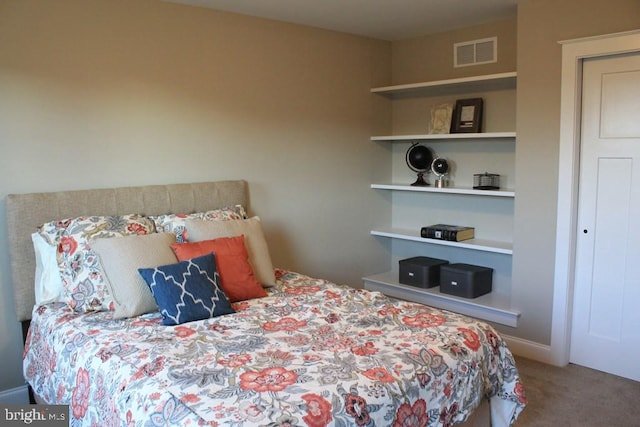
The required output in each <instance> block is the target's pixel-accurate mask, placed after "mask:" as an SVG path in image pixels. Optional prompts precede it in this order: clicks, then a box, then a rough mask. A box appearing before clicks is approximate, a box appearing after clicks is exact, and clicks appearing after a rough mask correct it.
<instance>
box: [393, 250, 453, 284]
mask: <svg viewBox="0 0 640 427" xmlns="http://www.w3.org/2000/svg"><path fill="white" fill-rule="evenodd" d="M448 263H449V261H447V260H444V259H437V258H429V257H426V256H417V257H413V258H407V259H401V260H400V261H399V264H400V278H399V280H400V283H402V284H405V285H411V286H417V287H419V288H432V287H434V286H438V285H439V284H440V266H441V265H445V264H448Z"/></svg>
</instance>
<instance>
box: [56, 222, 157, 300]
mask: <svg viewBox="0 0 640 427" xmlns="http://www.w3.org/2000/svg"><path fill="white" fill-rule="evenodd" d="M154 232H155V224H154V223H153V221H151V220H150V219H149V218H147V217H145V216H142V215H138V214H129V215H118V216H83V217H78V218H74V219H72V220H70V221H69V222H68V224H67V227H66V228H65V229H64V231H63V232H62V233H61V234H60V239H59V240H60V241H59V243H58V267H59V269H60V276H61V278H62V285H63V287H64V300H65V301H66V302H67V304H69V306H70V307H72V308H73V309H74V310H75V311H79V312H85V311H101V310H111V309H112V308H113V304H112V303H113V298H112V297H111V295H110V293H109V289H108V286H107V282H106V280H105V278H104V272H103V270H102V267H101V265H100V262H99V261H98V258H97V256H96V254H95V252H94V251H93V250H92V249H91V247H90V246H89V239H98V238H100V239H101V238H109V237H119V236H128V235H141V234H151V233H154Z"/></svg>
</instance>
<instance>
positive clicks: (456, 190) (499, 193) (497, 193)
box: [371, 184, 516, 197]
mask: <svg viewBox="0 0 640 427" xmlns="http://www.w3.org/2000/svg"><path fill="white" fill-rule="evenodd" d="M371 188H373V189H376V190H393V191H416V192H424V193H444V194H467V195H470V196H490V197H515V196H516V193H515V191H513V190H475V189H473V188H467V187H444V188H438V187H433V186H429V187H420V186H413V185H408V184H371Z"/></svg>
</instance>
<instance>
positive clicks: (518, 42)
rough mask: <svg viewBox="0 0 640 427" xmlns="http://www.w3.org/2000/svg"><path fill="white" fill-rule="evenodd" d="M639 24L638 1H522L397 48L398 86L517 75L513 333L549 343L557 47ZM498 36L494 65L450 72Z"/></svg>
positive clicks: (400, 127) (397, 125) (398, 127)
mask: <svg viewBox="0 0 640 427" xmlns="http://www.w3.org/2000/svg"><path fill="white" fill-rule="evenodd" d="M639 26H640V2H638V1H636V0H615V1H611V0H586V1H583V0H563V1H556V0H521V1H520V2H519V3H518V16H517V19H513V20H502V21H496V22H495V23H489V24H484V25H478V26H474V27H469V28H465V29H461V30H455V31H451V32H446V33H440V34H434V35H430V36H427V37H420V38H416V39H410V40H402V41H398V42H393V44H392V49H393V54H392V57H393V66H392V70H393V71H392V74H393V81H394V83H396V84H402V83H414V82H419V81H428V80H439V79H448V78H456V77H465V76H470V75H482V74H491V73H499V72H506V71H513V70H516V71H517V72H518V89H517V100H516V117H515V122H516V131H517V135H518V136H517V143H516V155H515V178H516V179H515V187H516V194H517V196H516V201H515V209H514V230H513V240H514V254H513V259H512V262H513V266H512V268H513V271H512V284H511V287H512V288H511V297H512V305H513V306H514V308H518V309H519V310H520V311H521V312H522V317H521V320H520V323H519V327H518V328H517V329H513V328H507V327H499V328H498V329H500V330H501V331H503V332H505V333H507V334H509V335H513V336H517V337H520V338H524V339H527V340H531V341H534V342H537V343H540V344H549V343H550V337H551V309H552V302H553V301H552V298H553V280H554V264H555V233H556V208H557V205H556V199H557V176H558V175H557V171H558V151H559V129H560V123H559V120H560V71H561V48H560V45H559V44H558V41H560V40H566V39H570V38H577V37H586V36H592V35H599V34H607V33H614V32H620V31H627V30H632V29H637V28H638V27H639ZM494 35H497V36H498V49H499V50H498V62H497V63H495V64H486V65H479V66H473V67H463V68H457V69H455V68H453V43H455V42H460V41H467V40H474V39H478V38H485V37H491V36H494ZM516 51H517V54H516ZM424 111H427V110H424ZM393 118H394V119H393V128H394V131H395V132H398V133H402V132H403V131H405V130H407V131H409V132H414V133H418V130H417V129H411V128H408V125H407V124H406V123H405V122H404V120H405V119H404V118H402V119H401V118H400V117H396V112H395V111H394V115H393ZM489 130H496V129H489ZM423 132H424V131H423Z"/></svg>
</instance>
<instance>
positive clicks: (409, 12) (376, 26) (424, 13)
mask: <svg viewBox="0 0 640 427" xmlns="http://www.w3.org/2000/svg"><path fill="white" fill-rule="evenodd" d="M165 1H169V2H173V3H182V4H187V5H192V6H201V7H208V8H212V9H218V10H224V11H227V12H234V13H240V14H243V15H251V16H257V17H261V18H268V19H275V20H278V21H285V22H292V23H296V24H302V25H309V26H312V27H318V28H324V29H328V30H335V31H341V32H345V33H352V34H358V35H363V36H368V37H373V38H377V39H382V40H401V39H407V38H412V37H418V36H423V35H427V34H433V33H438V32H442V31H447V30H450V29H454V28H462V27H468V26H471V25H476V24H481V23H484V22H490V21H495V20H498V19H504V18H511V17H514V16H516V8H517V2H518V0H165Z"/></svg>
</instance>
